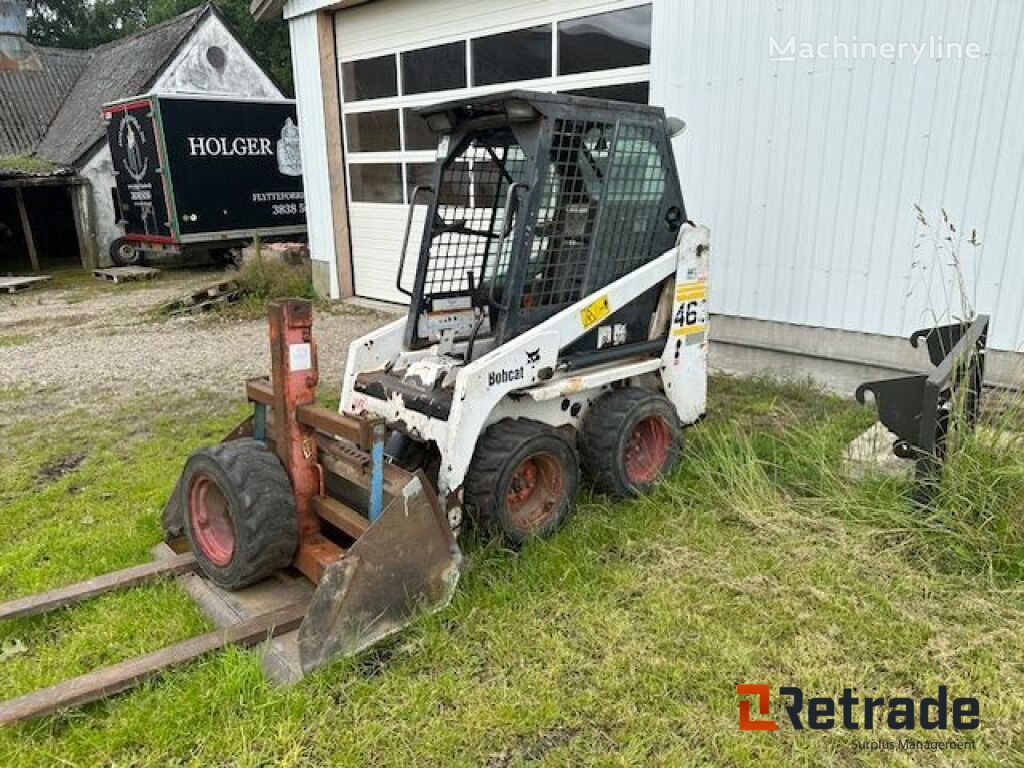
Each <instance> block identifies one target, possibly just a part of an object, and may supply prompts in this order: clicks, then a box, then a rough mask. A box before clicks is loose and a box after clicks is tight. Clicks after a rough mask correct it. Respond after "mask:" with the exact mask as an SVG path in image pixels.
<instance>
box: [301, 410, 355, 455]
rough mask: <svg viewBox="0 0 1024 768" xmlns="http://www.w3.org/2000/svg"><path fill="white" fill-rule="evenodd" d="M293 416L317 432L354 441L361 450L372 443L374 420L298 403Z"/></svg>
mask: <svg viewBox="0 0 1024 768" xmlns="http://www.w3.org/2000/svg"><path fill="white" fill-rule="evenodd" d="M295 418H296V419H298V421H299V423H300V424H305V425H306V426H307V427H312V428H313V429H315V430H317V431H318V432H324V433H325V434H328V435H334V436H335V437H341V438H343V439H345V440H348V441H349V442H350V443H354V444H355V445H357V446H358V447H359V448H360V449H361V450H364V451H368V450H370V446H371V444H372V443H373V425H374V421H372V420H370V419H357V418H355V417H354V416H349V415H348V414H347V413H338V412H337V411H332V410H330V409H329V408H324V407H323V406H322V405H315V404H314V405H300V406H299V407H298V408H297V409H296V413H295Z"/></svg>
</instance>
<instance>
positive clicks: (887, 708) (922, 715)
mask: <svg viewBox="0 0 1024 768" xmlns="http://www.w3.org/2000/svg"><path fill="white" fill-rule="evenodd" d="M736 693H737V695H738V696H739V697H740V699H739V721H740V730H741V731H777V730H779V721H776V720H775V719H773V718H772V717H771V687H770V686H768V685H765V684H753V683H740V684H738V685H737V686H736ZM778 693H779V699H780V700H781V702H782V711H783V712H784V713H785V715H786V718H785V720H788V722H789V725H790V726H792V728H793V730H796V731H802V730H804V729H805V728H808V729H810V730H814V731H827V730H831V729H833V728H842V729H844V730H848V731H856V730H862V729H863V730H866V731H870V730H873V729H875V728H876V727H879V726H884V727H886V728H888V729H889V730H892V731H912V730H914V729H915V728H922V729H924V730H926V731H927V730H942V731H944V730H948V729H950V728H952V729H953V730H956V731H972V730H974V729H976V728H978V727H979V725H980V724H981V704H980V702H979V701H978V699H976V698H975V697H973V696H961V697H956V698H952V699H951V698H950V696H949V692H948V690H947V688H946V686H944V685H940V686H939V689H938V692H937V693H936V695H934V696H923V697H922V698H921V699H919V700H918V699H914V698H911V697H909V696H893V697H891V698H886V697H884V696H863V697H860V696H855V695H854V692H853V689H852V688H844V689H843V693H842V694H841V695H840V696H838V697H832V696H809V697H807V696H804V692H803V690H802V689H800V688H797V687H796V686H782V687H780V688H779V692H778ZM755 702H756V705H757V715H758V717H755V716H754V715H753V713H752V709H753V705H754V703H755ZM785 720H783V721H782V722H783V723H784V722H785Z"/></svg>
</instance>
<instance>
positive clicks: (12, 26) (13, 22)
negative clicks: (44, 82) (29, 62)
mask: <svg viewBox="0 0 1024 768" xmlns="http://www.w3.org/2000/svg"><path fill="white" fill-rule="evenodd" d="M27 37H28V18H27V17H26V15H25V3H24V0H0V69H20V68H21V62H23V61H24V60H25V59H27V58H28V57H29V55H30V54H31V52H32V48H31V46H30V45H29V44H28V40H27Z"/></svg>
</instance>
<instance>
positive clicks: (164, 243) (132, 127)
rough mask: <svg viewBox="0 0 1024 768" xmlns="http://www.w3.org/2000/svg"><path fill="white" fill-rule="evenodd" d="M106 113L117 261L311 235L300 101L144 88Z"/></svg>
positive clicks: (107, 108)
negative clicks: (143, 92) (149, 91)
mask: <svg viewBox="0 0 1024 768" xmlns="http://www.w3.org/2000/svg"><path fill="white" fill-rule="evenodd" d="M103 117H104V119H105V120H106V122H107V143H108V144H109V145H110V154H111V160H112V161H113V165H114V174H115V178H116V180H117V183H116V186H115V187H114V188H113V189H112V190H111V193H112V196H113V204H114V210H115V212H116V215H117V218H118V223H119V225H120V227H121V228H122V231H123V232H124V236H123V237H121V238H118V239H117V240H115V241H114V243H113V244H112V245H111V247H110V257H111V260H112V261H113V262H114V263H115V264H119V265H126V264H139V263H142V262H144V261H145V260H146V259H149V258H153V257H155V256H177V255H180V254H185V253H189V252H194V251H207V252H213V253H226V252H228V251H229V250H230V249H232V248H235V247H237V246H239V245H241V244H243V243H245V242H247V241H249V240H252V239H253V238H254V237H260V238H263V239H282V238H295V237H296V236H297V235H302V236H304V235H305V232H306V204H305V199H304V197H303V192H302V162H301V157H300V154H299V134H298V127H297V119H296V114H295V102H294V101H291V100H285V99H273V100H270V99H234V98H232V99H226V98H224V97H204V96H194V95H189V96H178V95H173V96H172V95H143V96H135V97H132V98H129V99H124V100H121V101H118V102H114V103H111V104H107V105H106V106H104V108H103Z"/></svg>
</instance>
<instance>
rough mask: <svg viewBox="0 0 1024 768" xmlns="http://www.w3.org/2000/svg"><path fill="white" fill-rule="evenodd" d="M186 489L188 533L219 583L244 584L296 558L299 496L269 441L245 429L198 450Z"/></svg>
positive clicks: (188, 469)
mask: <svg viewBox="0 0 1024 768" xmlns="http://www.w3.org/2000/svg"><path fill="white" fill-rule="evenodd" d="M181 493H182V495H183V499H182V501H183V507H184V509H185V535H186V536H187V537H188V541H189V544H191V545H192V551H193V553H194V554H195V556H196V561H197V562H198V563H199V566H200V568H201V569H202V571H203V573H205V574H206V575H207V576H208V577H209V579H210V580H211V581H212V582H213V583H214V584H216V585H217V586H219V587H223V588H224V589H239V588H241V587H244V586H247V585H249V584H252V583H254V582H257V581H260V580H261V579H264V578H266V577H267V576H270V575H271V574H272V573H274V572H275V571H277V570H278V569H280V568H284V567H286V566H287V565H289V564H290V563H291V561H292V557H293V556H294V555H295V550H296V548H297V547H298V543H299V529H298V518H297V516H296V513H295V496H294V494H293V492H292V485H291V482H290V481H289V479H288V475H287V473H285V471H284V467H282V466H281V462H280V461H279V460H278V458H277V456H275V455H274V454H273V453H272V452H271V451H270V449H269V448H267V446H266V445H265V444H264V443H262V442H260V441H259V440H254V439H253V438H251V437H244V438H241V439H239V440H232V441H230V442H227V443H219V444H217V445H213V446H209V447H207V448H201V449H200V450H198V451H196V452H195V453H193V454H192V455H191V456H190V457H189V459H188V462H187V463H186V464H185V471H184V472H183V473H182V477H181Z"/></svg>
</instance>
